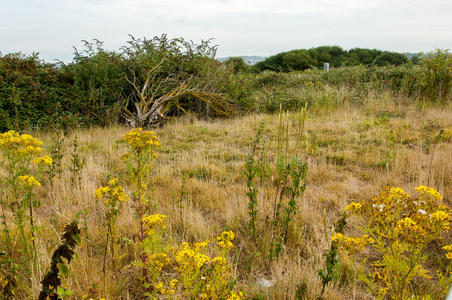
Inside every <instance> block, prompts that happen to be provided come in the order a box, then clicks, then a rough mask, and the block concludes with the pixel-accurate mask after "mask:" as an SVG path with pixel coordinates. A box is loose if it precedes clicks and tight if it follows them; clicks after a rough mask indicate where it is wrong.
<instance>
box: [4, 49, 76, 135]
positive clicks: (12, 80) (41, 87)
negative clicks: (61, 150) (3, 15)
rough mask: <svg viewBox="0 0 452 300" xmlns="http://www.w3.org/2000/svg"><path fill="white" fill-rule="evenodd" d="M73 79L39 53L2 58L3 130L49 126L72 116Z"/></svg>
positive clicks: (10, 55) (9, 55) (11, 55)
mask: <svg viewBox="0 0 452 300" xmlns="http://www.w3.org/2000/svg"><path fill="white" fill-rule="evenodd" d="M73 84H74V78H73V77H72V76H71V74H68V73H67V72H65V71H64V70H62V69H61V68H59V67H58V66H56V65H52V64H46V63H44V62H42V61H41V60H39V58H38V55H37V54H33V55H31V56H24V55H22V54H19V53H16V54H8V55H5V56H0V130H1V131H5V130H8V129H12V128H30V127H45V126H49V125H50V124H52V123H53V122H55V121H56V120H60V121H62V120H63V119H65V118H68V117H70V114H69V113H68V112H71V111H73V109H72V107H73V103H72V101H71V100H72V98H73V94H72V86H73Z"/></svg>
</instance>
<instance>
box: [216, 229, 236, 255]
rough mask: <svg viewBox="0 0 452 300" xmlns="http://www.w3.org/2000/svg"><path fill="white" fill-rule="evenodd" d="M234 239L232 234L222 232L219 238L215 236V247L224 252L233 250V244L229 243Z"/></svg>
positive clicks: (230, 232)
mask: <svg viewBox="0 0 452 300" xmlns="http://www.w3.org/2000/svg"><path fill="white" fill-rule="evenodd" d="M233 239H234V232H232V231H223V232H222V233H221V234H220V235H219V236H217V245H218V247H220V248H221V249H224V250H226V251H229V250H231V249H232V248H234V244H233V243H232V242H231V241H232V240H233Z"/></svg>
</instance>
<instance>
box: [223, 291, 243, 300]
mask: <svg viewBox="0 0 452 300" xmlns="http://www.w3.org/2000/svg"><path fill="white" fill-rule="evenodd" d="M240 299H245V298H244V297H243V293H242V292H238V293H237V292H234V291H231V294H230V295H229V297H228V298H227V300H240Z"/></svg>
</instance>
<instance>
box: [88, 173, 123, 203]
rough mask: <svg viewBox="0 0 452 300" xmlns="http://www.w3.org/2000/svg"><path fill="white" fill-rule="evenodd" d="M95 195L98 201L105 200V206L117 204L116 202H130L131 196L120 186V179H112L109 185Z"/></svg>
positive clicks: (101, 188)
mask: <svg viewBox="0 0 452 300" xmlns="http://www.w3.org/2000/svg"><path fill="white" fill-rule="evenodd" d="M94 195H95V196H96V198H97V199H99V200H101V199H103V200H104V204H105V205H110V204H113V205H115V204H116V201H118V200H119V201H121V202H124V201H128V200H129V195H127V194H126V192H125V191H124V188H123V187H122V186H121V185H119V180H118V179H111V180H109V181H108V185H107V186H104V187H100V188H98V189H97V190H96V191H95V192H94Z"/></svg>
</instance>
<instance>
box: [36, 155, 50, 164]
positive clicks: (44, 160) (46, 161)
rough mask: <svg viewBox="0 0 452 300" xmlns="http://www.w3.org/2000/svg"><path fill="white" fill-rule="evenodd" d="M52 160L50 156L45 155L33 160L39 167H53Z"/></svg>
mask: <svg viewBox="0 0 452 300" xmlns="http://www.w3.org/2000/svg"><path fill="white" fill-rule="evenodd" d="M52 162H53V160H52V158H51V157H50V156H48V155H44V156H43V157H37V158H35V159H33V163H34V164H35V165H37V166H46V165H47V166H51V165H52Z"/></svg>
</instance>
